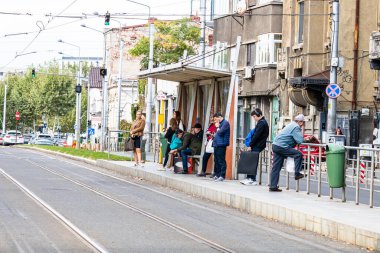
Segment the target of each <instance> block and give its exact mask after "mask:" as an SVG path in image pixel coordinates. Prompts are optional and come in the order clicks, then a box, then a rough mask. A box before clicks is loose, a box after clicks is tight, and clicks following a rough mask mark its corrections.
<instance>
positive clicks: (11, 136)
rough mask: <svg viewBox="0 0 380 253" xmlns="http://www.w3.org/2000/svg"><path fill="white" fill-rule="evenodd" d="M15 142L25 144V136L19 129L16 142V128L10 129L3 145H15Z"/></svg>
mask: <svg viewBox="0 0 380 253" xmlns="http://www.w3.org/2000/svg"><path fill="white" fill-rule="evenodd" d="M15 144H24V137H23V136H22V134H21V132H20V131H17V142H16V130H11V131H8V132H7V133H6V134H5V136H4V139H3V145H4V146H7V145H15Z"/></svg>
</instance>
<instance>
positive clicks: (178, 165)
mask: <svg viewBox="0 0 380 253" xmlns="http://www.w3.org/2000/svg"><path fill="white" fill-rule="evenodd" d="M182 171H183V164H182V157H174V173H180V172H182ZM187 172H188V173H189V174H191V173H192V172H193V159H192V158H187Z"/></svg>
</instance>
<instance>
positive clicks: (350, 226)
mask: <svg viewBox="0 0 380 253" xmlns="http://www.w3.org/2000/svg"><path fill="white" fill-rule="evenodd" d="M33 149H35V150H38V151H42V152H46V153H49V154H53V155H56V156H62V157H66V158H69V159H73V160H77V161H81V162H85V163H88V164H91V165H96V166H99V167H102V168H104V169H108V170H111V171H115V172H117V173H120V174H123V175H128V176H133V177H139V178H142V179H144V180H146V181H149V182H153V183H156V184H159V185H162V186H165V187H170V188H173V189H176V190H179V191H182V192H185V193H187V194H192V195H195V196H197V197H201V198H204V199H207V200H210V201H214V202H217V203H220V204H223V205H225V206H229V207H233V208H236V209H239V210H242V211H245V212H248V213H250V214H253V215H258V216H261V217H264V218H268V219H271V220H275V221H278V222H281V223H284V224H287V225H289V226H292V227H295V228H299V229H304V230H308V231H312V232H315V233H317V234H320V235H323V236H327V237H329V238H332V239H335V240H339V241H343V242H347V243H350V244H354V245H357V246H361V247H365V248H368V249H372V250H379V251H380V210H379V209H378V208H374V209H369V208H368V207H364V206H355V205H352V206H351V207H352V208H356V209H352V210H351V209H350V210H349V211H348V212H347V210H345V214H346V217H353V218H356V219H360V217H361V216H362V215H367V216H368V217H369V218H370V219H373V222H372V223H371V224H372V225H373V223H374V224H379V225H377V226H376V228H375V229H374V227H373V226H372V228H371V227H370V226H369V224H368V222H367V224H366V223H363V224H362V223H360V222H356V220H355V221H351V220H350V222H345V220H344V219H343V218H341V219H340V214H339V211H340V210H342V209H343V208H345V209H347V207H350V206H347V205H351V204H352V203H343V204H344V205H346V206H342V203H339V202H332V201H329V200H328V198H318V201H319V202H317V203H316V204H317V205H319V204H320V205H322V206H323V205H324V206H326V205H328V208H329V209H330V207H331V209H330V210H324V212H321V213H319V214H316V211H315V210H313V207H308V206H307V204H305V205H306V206H303V205H298V206H297V207H293V206H292V205H289V204H286V203H285V202H284V201H283V200H282V202H281V201H280V200H279V201H273V199H272V200H270V199H266V198H265V196H264V197H262V196H261V197H260V194H259V195H252V194H249V195H248V196H247V194H238V193H236V192H234V191H228V189H227V190H225V189H218V188H217V187H212V186H211V185H207V184H206V185H205V184H203V185H202V182H199V181H198V182H199V183H194V182H189V180H186V178H183V177H172V176H168V175H167V174H164V173H163V174H159V173H154V172H153V171H148V170H145V169H144V170H143V169H141V168H132V167H128V166H126V165H123V164H117V163H115V162H110V161H106V160H96V161H93V160H89V159H86V158H81V157H73V156H71V155H66V154H62V153H57V152H53V151H48V152H47V150H44V149H39V148H33ZM203 182H204V181H203ZM266 191H267V190H266ZM274 194H277V193H274ZM280 194H284V193H280ZM289 194H290V193H289ZM277 196H279V195H277ZM305 198H306V199H307V200H308V201H310V198H311V197H310V196H307V197H305V196H304V195H302V194H301V193H298V194H295V195H294V199H296V200H297V201H302V200H303V199H305ZM313 201H314V200H313ZM314 204H315V203H314ZM300 207H301V208H300ZM330 212H338V213H337V214H336V215H335V216H334V215H327V214H329V213H330ZM364 213H365V214H364ZM347 214H348V216H347ZM368 217H366V218H368Z"/></svg>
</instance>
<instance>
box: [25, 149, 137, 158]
mask: <svg viewBox="0 0 380 253" xmlns="http://www.w3.org/2000/svg"><path fill="white" fill-rule="evenodd" d="M32 146H33V147H37V148H42V149H46V150H50V151H55V152H59V153H64V154H68V155H72V156H79V157H84V158H88V159H91V160H97V159H103V160H107V159H108V154H107V153H105V152H96V151H92V150H86V149H75V148H65V147H58V146H43V145H32ZM110 160H112V161H131V158H130V157H126V156H118V155H112V154H110Z"/></svg>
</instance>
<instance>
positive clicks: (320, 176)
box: [318, 148, 322, 197]
mask: <svg viewBox="0 0 380 253" xmlns="http://www.w3.org/2000/svg"><path fill="white" fill-rule="evenodd" d="M318 162H319V170H318V197H321V189H322V148H320V149H319V154H318Z"/></svg>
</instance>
